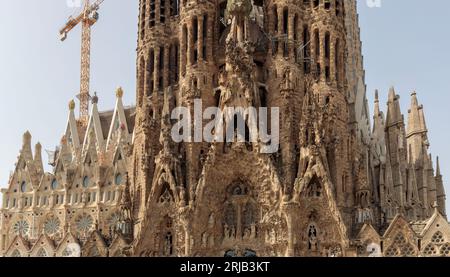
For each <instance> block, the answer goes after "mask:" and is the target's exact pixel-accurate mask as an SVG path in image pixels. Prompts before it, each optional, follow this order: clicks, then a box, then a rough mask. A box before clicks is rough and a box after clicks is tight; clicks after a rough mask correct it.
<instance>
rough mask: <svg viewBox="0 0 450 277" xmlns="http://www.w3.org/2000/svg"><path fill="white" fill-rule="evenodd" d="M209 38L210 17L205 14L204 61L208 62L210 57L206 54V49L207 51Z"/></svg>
mask: <svg viewBox="0 0 450 277" xmlns="http://www.w3.org/2000/svg"><path fill="white" fill-rule="evenodd" d="M207 37H208V15H207V14H205V15H204V16H203V49H202V51H203V60H205V61H207V60H208V55H207V53H206V49H207V46H208V45H207V42H208V40H207Z"/></svg>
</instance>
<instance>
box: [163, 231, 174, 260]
mask: <svg viewBox="0 0 450 277" xmlns="http://www.w3.org/2000/svg"><path fill="white" fill-rule="evenodd" d="M172 242H173V237H172V234H171V233H170V232H169V233H167V234H166V237H165V240H164V249H163V254H164V256H166V257H168V256H171V255H172V252H173V244H172Z"/></svg>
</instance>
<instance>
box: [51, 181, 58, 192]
mask: <svg viewBox="0 0 450 277" xmlns="http://www.w3.org/2000/svg"><path fill="white" fill-rule="evenodd" d="M51 187H52V190H56V189H57V188H58V181H57V180H56V179H53V181H52V184H51Z"/></svg>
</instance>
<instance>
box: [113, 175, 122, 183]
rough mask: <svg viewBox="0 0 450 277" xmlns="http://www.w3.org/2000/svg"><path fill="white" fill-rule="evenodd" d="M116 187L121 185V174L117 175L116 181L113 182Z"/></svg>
mask: <svg viewBox="0 0 450 277" xmlns="http://www.w3.org/2000/svg"><path fill="white" fill-rule="evenodd" d="M115 183H116V185H121V184H122V174H120V173H119V174H117V175H116V180H115Z"/></svg>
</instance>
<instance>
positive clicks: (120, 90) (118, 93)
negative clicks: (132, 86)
mask: <svg viewBox="0 0 450 277" xmlns="http://www.w3.org/2000/svg"><path fill="white" fill-rule="evenodd" d="M122 96H123V89H122V87H118V88H117V90H116V97H117V98H122Z"/></svg>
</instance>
